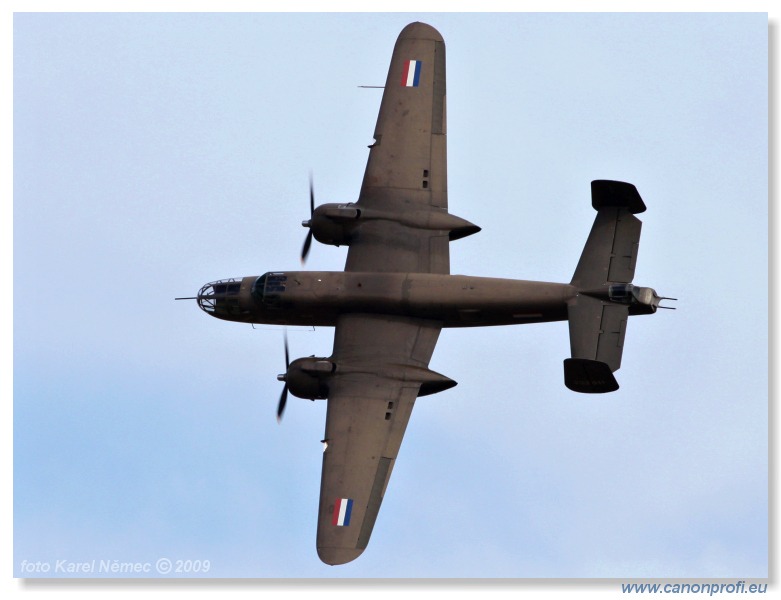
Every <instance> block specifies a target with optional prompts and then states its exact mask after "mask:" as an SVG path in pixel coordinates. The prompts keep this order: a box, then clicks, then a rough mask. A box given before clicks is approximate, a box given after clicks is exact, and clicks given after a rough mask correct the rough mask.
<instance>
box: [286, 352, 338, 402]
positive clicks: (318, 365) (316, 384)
mask: <svg viewBox="0 0 781 600" xmlns="http://www.w3.org/2000/svg"><path fill="white" fill-rule="evenodd" d="M335 370H336V365H335V364H334V363H332V362H331V361H330V360H328V359H326V358H318V357H315V356H310V357H308V358H298V359H296V360H294V361H293V362H292V363H290V366H289V367H288V368H287V372H286V373H285V374H284V375H283V376H281V379H282V381H284V382H285V383H286V384H287V389H288V391H289V392H290V393H291V394H293V395H294V396H296V397H298V398H305V399H307V400H315V399H323V398H327V397H328V381H329V379H330V378H331V374H332V373H333V372H334V371H335Z"/></svg>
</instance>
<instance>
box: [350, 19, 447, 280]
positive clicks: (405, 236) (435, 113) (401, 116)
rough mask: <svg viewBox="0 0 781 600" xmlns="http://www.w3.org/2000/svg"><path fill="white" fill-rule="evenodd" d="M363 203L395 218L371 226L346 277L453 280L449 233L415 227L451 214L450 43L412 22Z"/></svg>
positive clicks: (397, 58) (388, 92)
mask: <svg viewBox="0 0 781 600" xmlns="http://www.w3.org/2000/svg"><path fill="white" fill-rule="evenodd" d="M374 140H375V141H374V144H372V145H371V146H370V152H369V160H368V163H367V165H366V172H365V174H364V178H363V184H362V186H361V193H360V196H359V199H358V202H357V203H356V206H357V207H358V208H359V209H364V210H367V209H368V210H367V213H368V211H378V212H380V213H382V214H385V215H387V217H388V218H387V219H384V218H380V219H372V220H367V222H365V223H363V224H362V225H361V227H360V229H359V230H358V231H357V233H356V235H355V239H354V240H353V241H352V243H351V245H350V250H349V252H348V254H347V264H346V266H345V270H346V271H384V272H387V271H397V272H417V273H449V272H450V254H449V248H448V242H449V238H448V232H447V231H442V230H436V229H433V228H420V227H411V226H410V225H409V224H410V222H411V221H415V222H417V223H418V224H421V223H422V224H425V223H426V222H430V221H431V220H432V219H435V218H437V217H442V216H443V215H447V154H446V150H447V146H446V119H445V43H444V41H443V39H442V36H441V35H440V34H439V32H438V31H437V30H436V29H434V28H433V27H431V26H429V25H425V24H423V23H412V24H410V25H408V26H407V27H405V28H404V29H403V30H402V32H401V33H400V34H399V38H398V40H397V41H396V46H395V47H394V49H393V56H392V58H391V64H390V68H389V70H388V79H387V81H386V83H385V89H384V91H383V95H382V103H381V105H380V113H379V116H378V118H377V126H376V128H375V131H374Z"/></svg>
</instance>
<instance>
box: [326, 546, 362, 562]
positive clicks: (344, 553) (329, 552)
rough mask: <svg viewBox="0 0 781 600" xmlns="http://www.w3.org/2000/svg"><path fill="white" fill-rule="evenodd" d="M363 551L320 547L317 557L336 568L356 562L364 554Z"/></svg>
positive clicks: (360, 549) (359, 549)
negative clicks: (336, 566)
mask: <svg viewBox="0 0 781 600" xmlns="http://www.w3.org/2000/svg"><path fill="white" fill-rule="evenodd" d="M363 550H364V549H363V548H323V547H320V546H318V547H317V555H318V556H319V557H320V560H321V561H323V562H324V563H325V564H327V565H332V566H335V565H344V564H346V563H348V562H351V561H354V560H355V559H356V558H358V557H359V556H360V555H361V554H363Z"/></svg>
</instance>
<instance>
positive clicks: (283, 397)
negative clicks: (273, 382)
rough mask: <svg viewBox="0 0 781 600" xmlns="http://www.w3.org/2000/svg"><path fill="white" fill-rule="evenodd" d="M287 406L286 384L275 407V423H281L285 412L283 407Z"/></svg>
mask: <svg viewBox="0 0 781 600" xmlns="http://www.w3.org/2000/svg"><path fill="white" fill-rule="evenodd" d="M286 404H287V383H286V384H285V387H283V388H282V395H281V396H280V397H279V404H278V405H277V423H281V422H282V414H283V413H284V412H285V405H286Z"/></svg>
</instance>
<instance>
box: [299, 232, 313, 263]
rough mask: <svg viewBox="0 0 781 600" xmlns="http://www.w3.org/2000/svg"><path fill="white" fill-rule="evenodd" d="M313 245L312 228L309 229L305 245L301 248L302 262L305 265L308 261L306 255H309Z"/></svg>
mask: <svg viewBox="0 0 781 600" xmlns="http://www.w3.org/2000/svg"><path fill="white" fill-rule="evenodd" d="M311 247H312V230H311V229H310V230H309V233H307V234H306V239H305V240H304V247H303V248H301V264H302V265H303V264H304V263H305V262H306V257H307V256H309V249H310V248H311Z"/></svg>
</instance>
